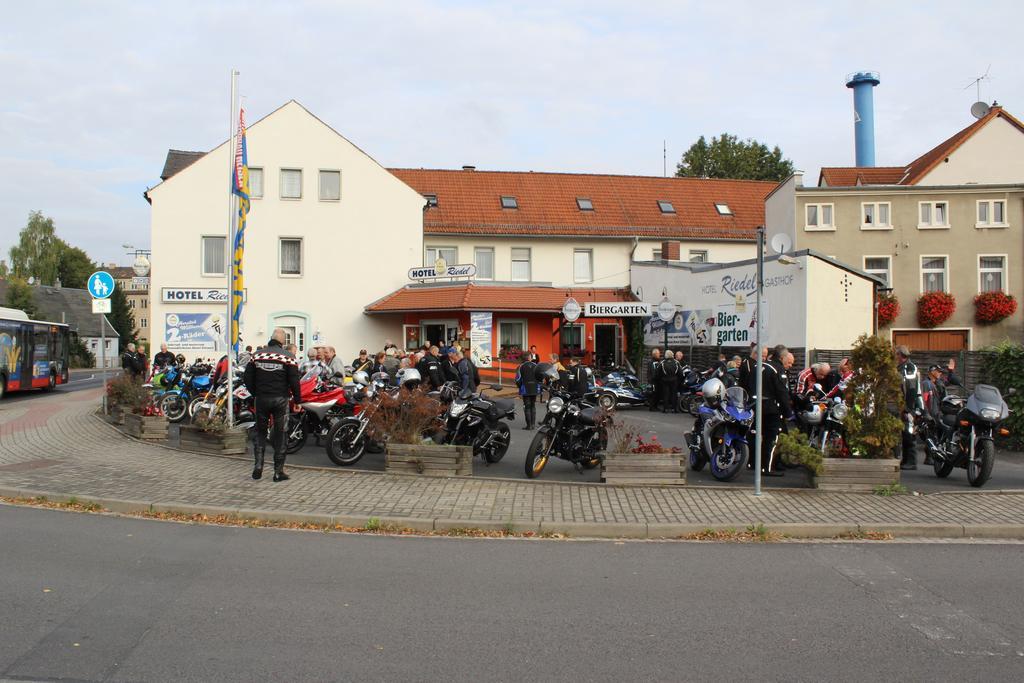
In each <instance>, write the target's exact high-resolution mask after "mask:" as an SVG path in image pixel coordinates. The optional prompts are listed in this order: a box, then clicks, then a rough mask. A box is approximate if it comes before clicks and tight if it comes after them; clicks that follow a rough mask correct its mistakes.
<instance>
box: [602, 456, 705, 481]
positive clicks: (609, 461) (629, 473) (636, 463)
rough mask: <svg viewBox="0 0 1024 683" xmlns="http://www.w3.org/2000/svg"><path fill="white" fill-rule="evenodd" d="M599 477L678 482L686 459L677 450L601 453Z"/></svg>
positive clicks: (611, 479) (682, 478) (683, 472)
mask: <svg viewBox="0 0 1024 683" xmlns="http://www.w3.org/2000/svg"><path fill="white" fill-rule="evenodd" d="M601 481H603V482H604V483H605V484H652V485H659V486H661V485H665V484H669V485H675V486H679V485H683V484H685V483H686V460H685V459H684V458H683V454H681V453H605V454H604V459H603V460H602V462H601Z"/></svg>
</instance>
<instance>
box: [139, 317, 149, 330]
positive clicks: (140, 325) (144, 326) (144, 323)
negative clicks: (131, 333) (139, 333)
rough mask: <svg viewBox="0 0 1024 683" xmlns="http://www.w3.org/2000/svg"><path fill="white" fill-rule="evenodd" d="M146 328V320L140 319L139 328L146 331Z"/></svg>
mask: <svg viewBox="0 0 1024 683" xmlns="http://www.w3.org/2000/svg"><path fill="white" fill-rule="evenodd" d="M146 327H148V325H146V319H145V318H140V319H139V328H141V329H145V328H146Z"/></svg>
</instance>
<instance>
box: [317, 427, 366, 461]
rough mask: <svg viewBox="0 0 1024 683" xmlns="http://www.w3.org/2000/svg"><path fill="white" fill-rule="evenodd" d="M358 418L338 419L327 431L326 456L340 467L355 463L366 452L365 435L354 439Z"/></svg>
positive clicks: (356, 432) (357, 428) (357, 430)
mask: <svg viewBox="0 0 1024 683" xmlns="http://www.w3.org/2000/svg"><path fill="white" fill-rule="evenodd" d="M359 426H360V424H359V420H339V421H338V422H335V423H334V425H333V426H332V427H331V429H330V431H328V432H327V446H326V448H327V457H328V458H330V460H331V462H333V463H334V464H335V465H339V466H341V467H348V466H350V465H355V464H356V463H357V462H359V459H360V458H362V457H363V454H364V453H365V452H366V437H365V436H364V437H363V438H360V439H359V440H358V441H357V440H356V438H355V437H356V434H358V433H359Z"/></svg>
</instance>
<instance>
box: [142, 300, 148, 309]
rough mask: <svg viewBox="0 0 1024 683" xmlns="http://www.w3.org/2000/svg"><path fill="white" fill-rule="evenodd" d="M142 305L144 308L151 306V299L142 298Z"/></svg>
mask: <svg viewBox="0 0 1024 683" xmlns="http://www.w3.org/2000/svg"><path fill="white" fill-rule="evenodd" d="M142 307H143V308H149V299H143V300H142Z"/></svg>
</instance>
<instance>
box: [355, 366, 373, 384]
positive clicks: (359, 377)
mask: <svg viewBox="0 0 1024 683" xmlns="http://www.w3.org/2000/svg"><path fill="white" fill-rule="evenodd" d="M352 381H353V382H355V383H356V384H358V385H359V386H363V387H365V386H366V385H367V384H369V383H370V376H369V375H367V374H366V371H365V370H357V371H356V372H354V373H352Z"/></svg>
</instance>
